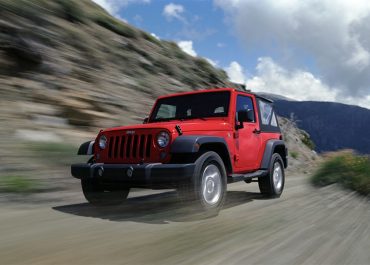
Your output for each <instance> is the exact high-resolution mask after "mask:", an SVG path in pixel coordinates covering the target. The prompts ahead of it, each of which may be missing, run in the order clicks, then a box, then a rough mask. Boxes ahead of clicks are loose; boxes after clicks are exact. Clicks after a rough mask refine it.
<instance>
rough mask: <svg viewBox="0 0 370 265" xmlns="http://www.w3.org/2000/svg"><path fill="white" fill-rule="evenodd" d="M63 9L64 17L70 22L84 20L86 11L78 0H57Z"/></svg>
mask: <svg viewBox="0 0 370 265" xmlns="http://www.w3.org/2000/svg"><path fill="white" fill-rule="evenodd" d="M57 3H58V4H59V5H60V6H61V7H62V9H63V17H64V18H65V19H67V20H68V21H70V22H73V23H74V22H84V21H85V19H86V18H85V13H84V11H83V9H82V8H81V6H80V4H79V3H78V2H77V1H71V0H57Z"/></svg>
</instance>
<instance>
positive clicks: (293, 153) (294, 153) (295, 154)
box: [289, 151, 298, 159]
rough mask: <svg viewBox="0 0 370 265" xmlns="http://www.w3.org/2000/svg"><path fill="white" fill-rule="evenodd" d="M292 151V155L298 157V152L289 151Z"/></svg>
mask: <svg viewBox="0 0 370 265" xmlns="http://www.w3.org/2000/svg"><path fill="white" fill-rule="evenodd" d="M289 153H290V156H291V157H293V158H294V159H297V157H298V152H295V151H291V152H289Z"/></svg>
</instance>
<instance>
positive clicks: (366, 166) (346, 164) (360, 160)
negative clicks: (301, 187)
mask: <svg viewBox="0 0 370 265" xmlns="http://www.w3.org/2000/svg"><path fill="white" fill-rule="evenodd" d="M311 181H312V183H313V184H314V185H315V186H327V185H330V184H334V183H338V184H340V185H341V186H343V187H344V188H347V189H351V190H355V191H357V192H359V193H360V194H363V195H369V194H370V157H369V156H365V155H358V154H355V153H354V152H353V151H342V152H338V153H332V154H329V155H327V157H326V158H325V160H324V162H323V163H322V165H321V166H320V167H319V169H318V170H317V171H316V173H315V174H314V175H313V176H312V179H311Z"/></svg>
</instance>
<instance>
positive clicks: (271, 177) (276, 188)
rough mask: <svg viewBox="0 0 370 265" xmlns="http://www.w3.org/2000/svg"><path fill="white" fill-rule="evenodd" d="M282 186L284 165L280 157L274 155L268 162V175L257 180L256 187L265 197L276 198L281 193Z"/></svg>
mask: <svg viewBox="0 0 370 265" xmlns="http://www.w3.org/2000/svg"><path fill="white" fill-rule="evenodd" d="M284 184H285V173H284V163H283V160H282V159H281V156H280V155H279V154H277V153H274V154H273V155H272V157H271V160H270V166H269V172H268V175H266V176H264V177H260V178H258V186H259V188H260V191H261V193H262V194H263V195H265V196H266V197H271V198H278V197H280V195H281V193H282V192H283V189H284Z"/></svg>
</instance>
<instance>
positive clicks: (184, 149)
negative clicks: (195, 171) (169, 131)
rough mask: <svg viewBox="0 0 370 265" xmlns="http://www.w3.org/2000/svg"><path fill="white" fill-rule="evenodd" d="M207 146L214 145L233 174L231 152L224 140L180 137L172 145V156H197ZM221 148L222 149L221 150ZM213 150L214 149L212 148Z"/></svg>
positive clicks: (194, 136)
mask: <svg viewBox="0 0 370 265" xmlns="http://www.w3.org/2000/svg"><path fill="white" fill-rule="evenodd" d="M205 145H213V146H216V148H217V149H218V150H219V152H220V153H219V155H220V156H221V158H222V160H223V161H224V163H225V167H226V169H227V170H228V171H229V172H231V173H232V172H233V166H232V160H231V157H230V151H229V148H228V145H227V143H226V141H225V139H224V138H222V137H217V136H208V135H183V136H178V137H177V138H176V139H175V140H174V141H173V143H172V145H171V150H170V153H171V154H196V153H198V152H199V150H200V149H201V148H202V146H205ZM220 148H221V149H220ZM210 149H211V150H212V148H210Z"/></svg>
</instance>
